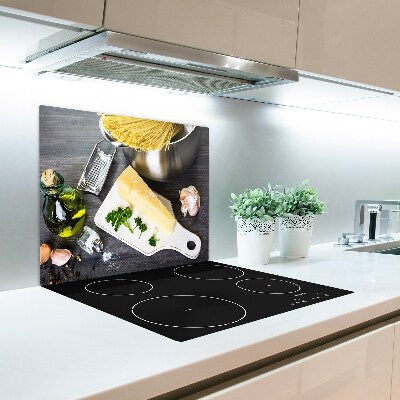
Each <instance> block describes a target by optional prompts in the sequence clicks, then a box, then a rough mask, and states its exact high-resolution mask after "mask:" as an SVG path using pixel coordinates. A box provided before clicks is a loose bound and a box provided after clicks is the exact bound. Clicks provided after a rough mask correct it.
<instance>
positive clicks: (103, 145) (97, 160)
mask: <svg viewBox="0 0 400 400" xmlns="http://www.w3.org/2000/svg"><path fill="white" fill-rule="evenodd" d="M116 151H117V149H116V147H115V146H113V145H112V144H111V143H110V142H108V141H107V140H101V141H100V142H98V143H97V144H96V146H95V147H94V149H93V151H92V154H91V155H90V158H89V161H88V162H87V164H86V167H85V169H84V171H83V173H82V176H81V178H80V179H79V182H78V186H77V188H78V189H79V190H84V191H86V192H90V193H93V194H96V195H98V194H99V193H100V192H101V189H102V188H103V185H104V182H105V180H106V178H107V175H108V171H109V169H110V166H111V163H112V160H113V158H114V155H115V152H116Z"/></svg>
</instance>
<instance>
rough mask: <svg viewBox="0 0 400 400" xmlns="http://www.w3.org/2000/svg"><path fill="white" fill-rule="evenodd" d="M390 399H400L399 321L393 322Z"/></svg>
mask: <svg viewBox="0 0 400 400" xmlns="http://www.w3.org/2000/svg"><path fill="white" fill-rule="evenodd" d="M391 400H400V322H398V323H396V324H395V331H394V346H393V376H392V398H391Z"/></svg>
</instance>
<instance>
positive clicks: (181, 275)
mask: <svg viewBox="0 0 400 400" xmlns="http://www.w3.org/2000/svg"><path fill="white" fill-rule="evenodd" d="M216 266H219V267H223V269H222V268H219V269H217V268H216V269H215V270H214V271H213V270H208V271H205V273H210V272H211V273H212V272H216V271H218V270H219V271H224V272H226V271H227V270H229V271H231V270H235V271H238V272H239V274H237V275H235V276H228V277H222V278H221V277H220V278H207V277H202V276H190V275H184V274H180V273H179V272H177V270H179V269H182V268H187V267H192V264H188V265H182V266H180V267H176V268H174V274H175V275H177V276H180V277H181V278H188V279H196V280H204V281H228V280H232V279H239V278H241V277H242V276H244V271H243V270H241V269H240V268H236V267H232V266H225V265H219V264H217V265H216ZM192 273H194V274H196V273H197V272H192Z"/></svg>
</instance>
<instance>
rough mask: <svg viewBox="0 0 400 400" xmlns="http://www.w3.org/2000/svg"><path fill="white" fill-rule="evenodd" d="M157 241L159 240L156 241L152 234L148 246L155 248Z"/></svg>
mask: <svg viewBox="0 0 400 400" xmlns="http://www.w3.org/2000/svg"><path fill="white" fill-rule="evenodd" d="M159 240H160V239H157V238H156V235H155V234H154V235H153V236H152V237H151V238H150V239H149V245H150V246H153V247H156V245H157V242H158V241H159Z"/></svg>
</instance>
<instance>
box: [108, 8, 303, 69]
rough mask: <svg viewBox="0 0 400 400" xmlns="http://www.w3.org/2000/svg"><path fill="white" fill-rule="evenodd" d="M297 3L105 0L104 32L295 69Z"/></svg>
mask: <svg viewBox="0 0 400 400" xmlns="http://www.w3.org/2000/svg"><path fill="white" fill-rule="evenodd" d="M298 3H299V0H168V1H165V0H107V5H106V11H105V17H104V26H105V28H106V29H109V30H113V31H117V32H122V33H129V34H132V35H137V36H142V37H146V38H151V39H157V40H161V41H165V42H170V43H174V44H181V45H184V46H190V47H193V48H198V49H203V50H209V51H213V52H217V53H221V54H227V55H234V56H236V57H243V58H247V59H251V60H255V61H261V62H266V63H270V64H275V65H281V66H286V67H292V68H294V66H295V54H296V39H297V20H298V6H299V4H298Z"/></svg>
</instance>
